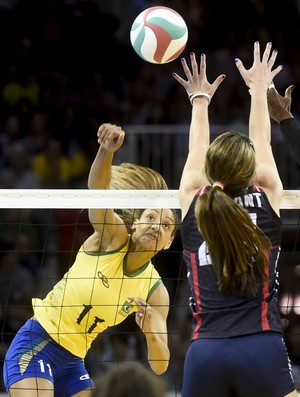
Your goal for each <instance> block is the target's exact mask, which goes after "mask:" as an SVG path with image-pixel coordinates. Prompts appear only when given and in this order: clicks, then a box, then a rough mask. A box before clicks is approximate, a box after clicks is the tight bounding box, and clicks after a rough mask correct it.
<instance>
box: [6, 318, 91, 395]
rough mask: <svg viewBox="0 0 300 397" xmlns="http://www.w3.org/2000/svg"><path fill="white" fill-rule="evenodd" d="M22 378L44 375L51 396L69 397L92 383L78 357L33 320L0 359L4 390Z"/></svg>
mask: <svg viewBox="0 0 300 397" xmlns="http://www.w3.org/2000/svg"><path fill="white" fill-rule="evenodd" d="M24 378H44V379H48V380H50V381H51V382H52V383H53V385H54V396H55V397H70V396H72V395H74V394H76V393H78V392H79V391H81V390H84V389H87V388H90V387H93V386H94V383H93V381H92V380H91V379H90V377H89V374H88V372H87V370H86V368H85V365H84V361H83V359H82V358H79V357H76V356H74V355H73V354H72V353H70V352H69V351H68V350H66V349H64V348H63V347H62V346H60V345H59V344H58V343H56V342H55V341H54V340H53V339H52V338H51V337H50V336H49V334H47V332H46V331H45V330H44V328H43V327H42V326H41V325H40V324H39V323H38V322H37V321H35V320H32V319H30V320H28V321H27V322H26V324H25V325H24V326H23V327H22V328H20V330H19V331H18V333H17V335H16V336H15V338H14V339H13V341H12V343H11V345H10V347H9V349H8V351H7V353H6V357H5V360H4V366H3V379H4V383H5V387H6V390H7V391H8V390H9V388H10V386H11V385H12V384H13V383H15V382H17V381H19V380H22V379H24Z"/></svg>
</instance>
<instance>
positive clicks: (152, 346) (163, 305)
mask: <svg viewBox="0 0 300 397" xmlns="http://www.w3.org/2000/svg"><path fill="white" fill-rule="evenodd" d="M129 300H130V301H131V302H134V303H135V304H136V305H137V312H136V317H135V319H136V323H137V324H138V326H139V327H140V328H141V330H142V331H143V333H144V335H145V338H146V342H147V348H148V362H149V365H150V367H151V368H152V370H153V371H154V372H155V373H156V374H158V375H160V374H162V373H164V372H165V371H166V370H167V368H168V366H169V360H170V351H169V347H168V330H167V317H168V313H169V304H170V300H169V294H168V291H167V289H166V287H165V286H164V285H163V284H160V285H159V286H158V287H157V288H156V289H155V291H154V292H153V294H152V295H151V297H150V299H149V301H148V302H145V301H143V300H142V299H141V298H134V297H129Z"/></svg>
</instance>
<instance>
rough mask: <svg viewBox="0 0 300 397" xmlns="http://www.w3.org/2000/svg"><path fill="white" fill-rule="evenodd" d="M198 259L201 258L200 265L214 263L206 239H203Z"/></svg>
mask: <svg viewBox="0 0 300 397" xmlns="http://www.w3.org/2000/svg"><path fill="white" fill-rule="evenodd" d="M198 260H199V266H207V265H211V264H212V263H211V258H210V255H209V253H208V248H207V244H206V242H205V241H203V243H202V244H201V245H200V247H199V250H198Z"/></svg>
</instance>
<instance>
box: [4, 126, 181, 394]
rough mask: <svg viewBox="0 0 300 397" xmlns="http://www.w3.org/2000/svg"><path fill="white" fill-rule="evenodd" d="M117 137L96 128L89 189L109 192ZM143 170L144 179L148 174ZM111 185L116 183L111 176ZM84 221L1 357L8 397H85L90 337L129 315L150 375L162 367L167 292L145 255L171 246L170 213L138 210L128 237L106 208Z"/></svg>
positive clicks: (120, 134) (120, 136)
mask: <svg viewBox="0 0 300 397" xmlns="http://www.w3.org/2000/svg"><path fill="white" fill-rule="evenodd" d="M124 137H125V132H124V131H123V130H122V129H121V128H120V127H119V126H116V125H113V124H103V125H101V126H100V128H99V130H98V142H99V144H100V147H99V150H98V153H97V155H96V158H95V160H94V162H93V164H92V166H91V170H90V174H89V178H88V187H89V188H90V189H108V188H110V184H111V179H112V178H111V174H112V161H113V156H114V152H116V151H117V150H118V149H119V148H120V147H121V146H122V144H123V141H124ZM119 171H120V170H119ZM131 171H133V172H136V171H137V167H134V169H133V170H131ZM144 171H145V172H146V175H147V176H149V169H145V170H144ZM127 172H129V173H130V170H129V171H128V169H127ZM139 172H141V173H142V172H143V170H142V168H141V169H140V170H139ZM150 174H151V172H150ZM136 176H137V174H136ZM140 176H141V181H142V180H143V175H142V174H141V175H140ZM156 176H157V175H156ZM115 178H116V175H115ZM158 179H159V180H160V178H158ZM159 180H158V181H157V180H155V181H154V184H155V186H156V185H157V184H159ZM147 183H148V186H149V180H148V182H147ZM114 184H115V185H118V184H117V181H116V180H115V179H114ZM161 185H162V186H163V185H164V183H163V182H161ZM135 187H136V186H135ZM118 188H121V186H120V184H119V185H118ZM121 215H122V214H121ZM127 215H128V214H127ZM89 218H90V221H91V224H92V225H93V228H94V232H93V234H92V235H91V236H90V237H89V238H87V240H86V241H84V243H83V244H82V246H81V248H80V249H79V251H78V253H77V257H76V259H75V262H74V264H73V265H72V266H71V268H70V269H69V271H68V272H67V273H66V274H65V275H64V277H63V278H62V280H61V281H59V282H58V283H57V284H56V285H55V286H54V288H53V289H52V290H51V291H50V292H49V293H48V295H47V296H46V297H45V298H44V299H42V300H41V299H33V310H34V317H33V318H32V319H30V320H28V321H27V322H26V324H25V325H24V326H23V327H22V328H21V329H20V330H19V332H18V333H17V335H16V337H15V338H14V340H13V342H12V344H11V346H10V348H9V350H8V352H7V355H6V358H5V362H4V380H5V385H6V388H7V391H8V392H9V395H10V396H11V397H20V396H22V397H37V396H38V397H53V396H55V397H71V396H76V397H88V396H91V395H92V389H93V388H94V384H93V381H92V380H91V379H90V377H89V375H88V373H87V370H86V368H85V365H84V358H85V356H86V354H87V352H88V350H89V349H90V347H91V344H92V342H93V340H94V339H95V338H96V337H97V335H98V334H101V332H103V331H104V330H105V329H107V328H108V327H112V326H114V325H116V324H119V323H121V322H122V321H124V320H125V319H126V317H127V316H129V315H130V314H131V313H134V312H135V320H136V323H137V324H138V326H139V327H140V328H141V330H142V331H143V333H144V335H145V339H146V343H147V348H148V361H149V365H150V367H151V368H152V370H153V371H154V372H155V373H156V374H162V373H163V372H165V371H166V369H167V368H168V364H169V356H170V353H169V348H168V334H167V323H166V320H167V315H168V310H169V295H168V291H167V289H166V287H165V286H164V284H163V283H162V280H161V278H160V276H159V274H158V272H157V271H156V270H155V268H154V266H153V264H152V262H151V258H153V256H154V255H155V254H156V253H157V252H159V251H160V250H163V249H168V248H169V247H170V245H171V243H172V241H173V239H174V233H175V230H176V224H177V220H176V213H175V212H174V211H173V210H171V209H155V208H154V209H153V208H149V209H145V210H141V211H140V212H139V214H137V215H136V218H135V219H134V221H133V223H132V225H131V230H130V233H128V225H127V224H126V222H125V221H124V220H123V219H122V218H121V216H119V215H118V214H117V213H116V212H115V211H114V210H113V209H90V210H89Z"/></svg>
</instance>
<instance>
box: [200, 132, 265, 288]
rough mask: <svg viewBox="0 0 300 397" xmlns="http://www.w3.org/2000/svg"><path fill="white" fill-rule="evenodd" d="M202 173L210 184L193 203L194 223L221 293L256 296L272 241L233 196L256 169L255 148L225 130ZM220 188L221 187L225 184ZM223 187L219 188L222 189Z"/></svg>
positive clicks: (245, 139)
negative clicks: (204, 246)
mask: <svg viewBox="0 0 300 397" xmlns="http://www.w3.org/2000/svg"><path fill="white" fill-rule="evenodd" d="M205 172H206V176H207V179H208V181H209V182H210V183H211V184H212V185H213V183H214V182H215V181H220V182H221V185H222V186H220V185H218V184H215V185H214V187H213V188H208V189H207V191H206V192H205V193H204V194H202V195H201V196H199V199H198V200H197V202H196V205H195V216H196V220H197V225H198V228H199V230H200V232H201V233H202V235H203V238H204V240H205V241H206V243H207V246H208V250H209V254H210V257H211V260H212V264H213V266H214V268H215V269H216V272H217V276H218V285H219V290H220V291H221V292H230V293H232V294H233V295H242V294H243V293H245V292H251V293H252V294H255V293H256V292H257V290H258V288H259V286H260V285H261V283H262V282H263V281H264V280H266V279H267V276H266V272H265V268H266V267H267V266H268V253H269V250H270V246H271V244H270V241H269V239H268V237H267V236H266V235H265V234H264V233H263V231H262V230H261V229H260V228H259V227H258V226H257V225H255V224H254V223H253V222H252V220H251V218H250V216H249V214H248V212H247V211H246V210H245V209H244V208H243V207H242V206H240V205H239V204H237V203H236V202H235V201H234V200H233V197H234V195H235V194H241V192H243V191H244V192H245V189H246V188H247V187H248V186H249V185H250V184H251V182H252V180H253V177H254V173H255V151H254V148H253V145H252V143H251V141H250V140H249V139H248V137H247V136H245V135H243V134H240V133H237V132H226V133H224V134H222V135H221V136H219V137H218V138H217V139H216V140H215V141H214V142H212V144H211V145H210V146H209V148H208V150H207V154H206V160H205ZM223 186H224V187H223ZM222 188H223V189H222Z"/></svg>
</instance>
